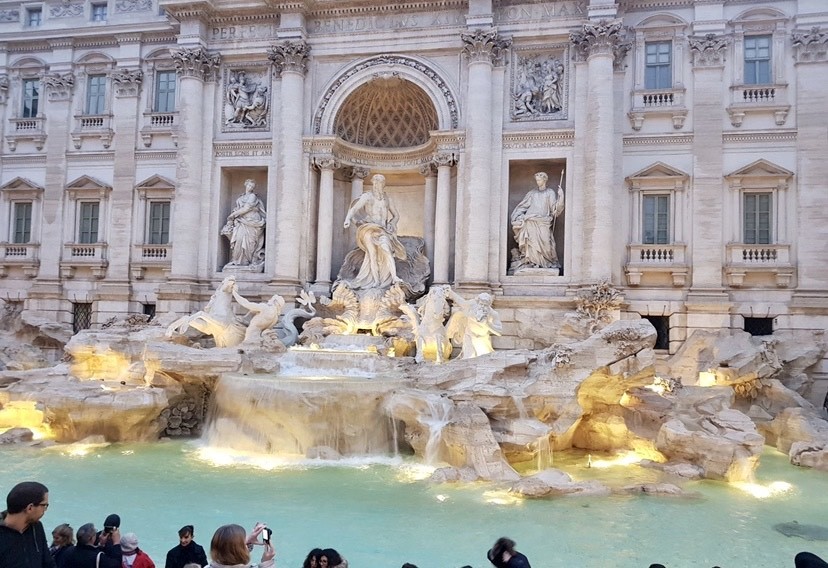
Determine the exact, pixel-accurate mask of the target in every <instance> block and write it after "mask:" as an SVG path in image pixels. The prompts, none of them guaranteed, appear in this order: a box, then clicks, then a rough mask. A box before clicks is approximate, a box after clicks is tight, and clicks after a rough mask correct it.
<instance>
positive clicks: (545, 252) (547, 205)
mask: <svg viewBox="0 0 828 568" xmlns="http://www.w3.org/2000/svg"><path fill="white" fill-rule="evenodd" d="M561 179H563V173H562V174H561ZM548 180H549V176H548V175H547V174H546V173H544V172H538V173H536V174H535V182H536V183H537V184H538V187H537V189H533V190H531V191H529V193H527V194H526V197H524V198H523V200H522V201H521V202H520V203H518V205H517V207H515V210H514V211H513V212H512V216H511V222H512V231H514V234H515V241H516V242H517V245H518V248H517V250H514V251H512V255H513V258H512V266H511V268H510V272H512V273H514V272H516V271H518V270H520V269H523V268H549V269H560V266H561V265H560V263H559V262H558V253H557V251H556V250H555V236H554V230H555V219H556V218H557V217H558V216H559V215H560V214H561V213H562V212H563V209H564V193H563V188H562V187H561V186H560V184H558V192H557V196H556V195H555V192H554V191H553V190H551V189H549V188H548V187H546V182H547V181H548Z"/></svg>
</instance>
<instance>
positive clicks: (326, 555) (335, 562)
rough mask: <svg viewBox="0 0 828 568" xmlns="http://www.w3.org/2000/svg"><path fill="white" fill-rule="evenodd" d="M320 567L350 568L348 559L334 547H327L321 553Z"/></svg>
mask: <svg viewBox="0 0 828 568" xmlns="http://www.w3.org/2000/svg"><path fill="white" fill-rule="evenodd" d="M319 568H348V561H347V560H345V559H344V558H342V556H340V554H339V553H338V552H337V551H336V550H334V549H333V548H326V549H325V550H323V551H322V553H321V554H320V555H319Z"/></svg>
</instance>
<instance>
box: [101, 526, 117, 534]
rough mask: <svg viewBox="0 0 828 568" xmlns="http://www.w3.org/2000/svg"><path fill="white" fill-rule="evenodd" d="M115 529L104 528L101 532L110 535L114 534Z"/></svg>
mask: <svg viewBox="0 0 828 568" xmlns="http://www.w3.org/2000/svg"><path fill="white" fill-rule="evenodd" d="M116 528H117V527H104V530H103V532H104V534H112V533H114V532H115V529H116Z"/></svg>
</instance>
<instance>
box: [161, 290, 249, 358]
mask: <svg viewBox="0 0 828 568" xmlns="http://www.w3.org/2000/svg"><path fill="white" fill-rule="evenodd" d="M235 287H236V277H235V276H228V277H227V278H225V279H224V280H222V282H221V284H220V285H219V287H218V288H217V289H216V291H215V293H214V294H213V296H212V297H211V298H210V301H209V302H208V303H207V305H206V306H204V309H203V310H200V311H198V312H196V313H194V314H192V315H189V316H183V317H180V318H178V319H177V320H175V321H174V322H172V323H171V324H170V325H169V326H168V327H167V331H166V334H165V335H166V336H167V337H172V336H173V334H174V333H176V332H177V333H185V332H186V331H187V330H188V329H189V328H191V327H192V328H193V329H196V330H198V331H200V332H201V333H203V334H205V335H212V336H213V339H214V340H215V342H216V347H235V346H236V345H238V344H239V343H241V342H242V339H244V326H242V325H241V324H240V323H239V322H238V321H237V320H236V316H235V314H234V313H233V290H234V288H235Z"/></svg>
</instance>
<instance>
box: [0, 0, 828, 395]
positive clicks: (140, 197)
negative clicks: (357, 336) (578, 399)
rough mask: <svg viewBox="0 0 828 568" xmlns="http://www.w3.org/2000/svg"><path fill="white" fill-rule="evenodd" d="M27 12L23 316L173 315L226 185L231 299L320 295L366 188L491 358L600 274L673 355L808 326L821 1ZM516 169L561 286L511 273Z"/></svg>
mask: <svg viewBox="0 0 828 568" xmlns="http://www.w3.org/2000/svg"><path fill="white" fill-rule="evenodd" d="M52 4H53V3H50V2H45V3H42V4H32V3H25V4H22V5H21V4H15V3H13V2H12V3H9V2H5V4H4V8H3V10H2V13H3V14H5V16H4V17H3V18H0V116H2V117H3V119H2V121H0V144H1V146H0V148H2V149H1V150H0V231H2V232H0V298H2V299H4V300H6V301H9V302H22V303H23V304H24V307H25V309H26V310H29V311H31V312H32V313H34V314H38V315H40V316H46V317H49V318H52V319H55V320H57V321H60V322H64V323H71V322H75V324H76V325H80V324H85V323H86V321H85V320H86V319H88V320H89V321H88V323H90V324H91V325H93V326H94V325H96V324H100V323H102V322H105V321H107V320H108V319H109V318H111V317H112V316H113V315H121V314H124V313H130V312H132V313H135V312H139V313H140V312H142V311H145V312H153V311H155V310H157V311H158V312H159V313H162V312H175V313H178V314H184V313H190V312H192V311H193V310H195V309H197V307H198V306H200V305H202V304H203V303H204V301H205V300H206V299H207V298H208V297H209V295H210V293H211V291H212V290H213V289H214V288H215V286H216V285H217V283H218V282H220V281H221V280H222V279H223V277H224V276H225V275H226V274H224V273H223V272H222V268H223V267H224V266H225V265H226V264H227V263H228V260H229V246H228V243H227V239H224V238H223V237H222V236H221V235H220V231H221V228H222V225H223V224H224V223H225V220H226V219H227V216H228V214H229V213H230V211H231V209H232V207H233V203H234V199H235V197H236V196H237V195H238V194H239V193H240V191H241V190H242V189H243V183H244V181H245V180H246V179H252V180H253V181H254V182H255V184H256V186H257V187H258V190H257V192H258V193H259V194H260V195H259V197H260V198H261V200H262V202H263V205H264V210H266V215H267V219H266V227H267V229H266V232H265V259H264V267H263V270H262V272H254V271H251V272H250V273H246V274H244V275H243V276H240V277H239V283H240V288H241V290H242V292H243V293H244V294H245V295H248V296H253V297H255V296H258V297H260V298H267V297H269V296H270V295H272V294H274V293H280V294H283V295H286V296H287V295H290V296H291V297H292V296H293V295H294V294H295V292H296V291H297V290H298V289H299V288H300V287H303V286H305V287H311V288H313V289H314V290H315V291H317V292H322V293H327V292H328V291H329V287H330V284H331V281H332V278H333V276H335V275H336V274H337V273H338V271H339V268H340V266H341V265H342V262H343V259H344V258H345V255H346V254H347V253H348V251H349V250H351V249H352V248H353V246H354V231H353V229H343V228H342V221H343V219H344V216H345V212H346V211H347V210H348V206H349V204H350V203H351V201H352V200H353V199H354V198H355V197H357V196H358V195H359V194H360V193H361V192H362V191H363V187H364V180H365V178H366V177H368V176H370V175H371V174H373V173H383V174H384V175H385V176H386V178H387V180H388V186H387V191H388V192H389V194H390V195H391V196H392V198H393V199H394V200H395V203H396V204H397V207H398V208H399V209H400V211H401V212H402V218H401V220H400V224H399V232H400V235H410V236H415V237H421V238H424V240H425V242H426V253H427V255H428V258H429V261H430V262H431V273H432V279H433V281H434V282H437V283H452V284H453V285H454V286H455V287H456V288H457V289H458V290H459V291H460V292H461V293H466V294H472V293H478V292H481V291H488V292H493V293H494V294H495V296H496V301H495V306H496V307H497V308H498V310H499V311H500V313H501V316H502V318H503V322H504V336H503V337H502V338H499V339H498V343H496V347H501V348H509V347H540V346H543V345H548V344H549V342H550V340H551V337H552V333H553V332H551V331H550V332H549V336H548V337H547V336H545V335H544V331H543V330H544V329H552V328H554V327H556V326H555V322H556V321H558V322H560V321H561V318H562V315H563V313H564V312H565V311H568V310H571V309H572V308H573V307H574V300H573V298H574V296H575V295H576V293H577V291H578V290H579V289H581V288H582V287H584V286H585V285H588V284H590V283H594V282H596V281H600V280H609V281H611V282H612V283H614V284H615V285H616V287H617V288H619V289H620V290H621V291H622V292H623V297H624V300H625V303H624V305H623V307H622V317H630V318H634V317H638V315H642V316H649V317H657V318H661V319H660V320H659V321H660V322H661V323H662V324H664V326H665V328H664V333H665V334H667V336H668V337H667V339H668V340H669V343H668V344H666V345H665V346H666V347H669V349H670V351H672V352H674V351H675V350H677V349H678V347H679V346H680V345H681V344H682V343H683V341H684V340H685V339H686V338H687V337H688V335H689V334H690V333H692V332H693V331H694V330H697V329H717V328H722V327H724V328H737V329H741V328H742V327H744V325H745V321H746V318H747V322H748V325H753V324H756V325H763V324H770V325H772V326H773V329H814V330H818V329H826V328H828V214H826V210H828V194H826V191H825V185H824V184H825V180H826V179H828V160H826V155H827V152H826V150H828V148H826V146H828V144H827V143H826V137H825V132H826V128H828V113H826V112H825V110H826V107H825V102H824V93H825V89H826V88H828V79H826V77H828V73H826V71H828V32H827V31H826V30H828V19H827V18H826V14H825V11H824V9H823V8H824V7H823V6H822V2H819V1H816V0H781V1H769V0H768V1H761V0H755V1H753V0H738V1H737V0H706V1H705V2H693V1H692V0H676V1H674V2H670V5H669V7H668V8H663V7H661V5H658V6H655V5H653V3H652V2H649V1H648V0H614V1H612V0H601V1H597V0H556V1H547V2H543V1H535V0H523V1H520V0H468V1H461V0H439V1H438V0H416V1H412V2H407V3H405V4H404V5H403V6H399V5H398V3H392V2H388V3H386V2H363V1H358V0H352V1H350V0H315V1H311V0H307V1H299V2H284V3H283V2H278V1H276V2H261V3H260V4H256V3H255V2H254V3H248V4H245V5H244V6H243V7H242V8H239V7H238V6H236V5H234V3H233V2H229V1H222V0H219V1H216V2H211V3H206V2H199V1H195V2H193V1H190V0H187V1H186V2H185V1H183V0H161V1H160V2H158V0H146V1H143V0H142V1H127V0H124V1H121V0H119V1H117V2H110V3H109V4H107V3H96V2H91V3H90V2H87V3H85V4H84V3H69V4H66V3H64V4H62V5H60V6H58V5H57V4H54V5H52ZM102 6H103V8H101V7H102ZM392 7H394V9H393V10H392V9H391V8H392ZM101 18H102V19H101ZM538 171H544V172H546V173H547V174H548V175H549V183H550V187H555V186H556V184H557V183H558V180H560V182H561V185H562V186H563V188H564V191H565V193H566V196H567V197H566V199H567V205H566V211H565V212H564V213H563V214H562V215H561V216H560V217H559V218H558V219H557V220H556V222H555V223H554V224H553V231H554V236H555V241H556V243H557V252H558V258H559V259H560V264H561V270H560V274H557V273H553V272H544V271H543V270H532V271H525V272H518V273H515V274H510V273H509V262H510V252H511V250H512V249H513V248H515V246H516V244H515V241H514V236H513V234H512V230H511V227H510V224H509V215H510V213H511V211H512V210H513V209H514V207H515V205H516V204H517V203H518V202H519V201H520V200H521V199H522V197H523V196H524V195H525V194H526V192H527V191H528V190H529V189H531V188H532V187H533V185H534V182H533V175H534V173H535V172H538ZM79 319H82V320H84V321H79ZM769 320H772V323H771V322H770V321H769ZM82 326H83V325H81V327H82ZM818 371H822V373H823V374H825V373H826V372H828V363H823V365H822V368H821V369H818ZM823 390H824V389H823ZM821 396H823V397H824V392H822V393H821Z"/></svg>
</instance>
